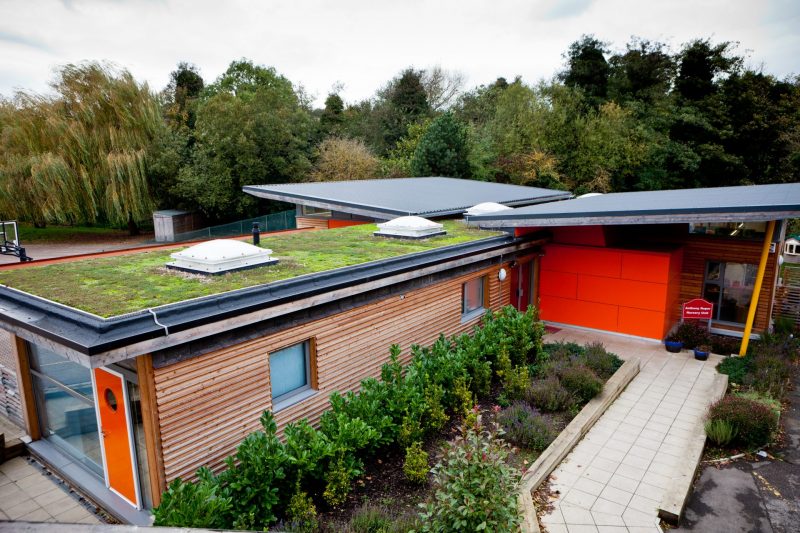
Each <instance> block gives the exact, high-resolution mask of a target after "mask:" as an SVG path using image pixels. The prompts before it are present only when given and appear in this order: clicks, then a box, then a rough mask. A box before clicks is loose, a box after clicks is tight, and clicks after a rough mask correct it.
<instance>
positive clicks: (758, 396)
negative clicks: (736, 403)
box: [733, 390, 781, 418]
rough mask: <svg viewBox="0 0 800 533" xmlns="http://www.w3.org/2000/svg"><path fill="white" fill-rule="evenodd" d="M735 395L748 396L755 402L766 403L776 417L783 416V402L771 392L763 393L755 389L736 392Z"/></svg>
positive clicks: (747, 397)
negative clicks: (770, 393)
mask: <svg viewBox="0 0 800 533" xmlns="http://www.w3.org/2000/svg"><path fill="white" fill-rule="evenodd" d="M733 395H734V396H738V397H740V398H746V399H748V400H751V401H754V402H758V403H760V404H762V405H766V406H767V407H769V408H770V410H771V411H772V412H773V413H774V414H775V418H778V417H780V416H781V402H779V401H778V400H776V399H774V398H773V397H772V396H770V395H769V394H762V393H760V392H758V391H754V390H753V391H739V392H734V393H733Z"/></svg>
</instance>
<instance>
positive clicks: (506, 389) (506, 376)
mask: <svg viewBox="0 0 800 533" xmlns="http://www.w3.org/2000/svg"><path fill="white" fill-rule="evenodd" d="M495 372H496V374H497V377H498V378H500V385H501V387H502V389H503V394H504V396H505V397H506V398H509V399H511V400H519V399H521V398H522V397H523V396H524V395H525V391H526V390H527V388H528V385H530V382H531V378H530V376H529V375H528V367H527V366H518V367H514V366H512V365H511V359H510V358H509V357H508V354H507V353H506V352H505V350H503V351H501V352H500V354H499V355H498V357H497V370H496V371H495Z"/></svg>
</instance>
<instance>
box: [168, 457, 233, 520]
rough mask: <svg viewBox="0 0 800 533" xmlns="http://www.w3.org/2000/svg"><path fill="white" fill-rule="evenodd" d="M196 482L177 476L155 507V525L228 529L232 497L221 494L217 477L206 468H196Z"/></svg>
mask: <svg viewBox="0 0 800 533" xmlns="http://www.w3.org/2000/svg"><path fill="white" fill-rule="evenodd" d="M197 477H198V481H197V483H188V482H184V481H181V479H180V478H178V479H175V480H174V481H172V483H170V484H169V487H167V490H166V491H165V492H164V494H163V495H162V496H161V505H159V506H158V507H155V508H154V509H153V517H154V522H153V525H154V526H163V527H196V528H206V529H225V528H227V526H228V522H227V517H228V515H229V513H230V510H231V499H230V498H229V497H225V496H222V495H221V493H220V487H219V484H218V483H217V480H216V478H214V475H213V474H212V473H211V471H210V470H208V469H207V468H201V469H200V470H198V471H197Z"/></svg>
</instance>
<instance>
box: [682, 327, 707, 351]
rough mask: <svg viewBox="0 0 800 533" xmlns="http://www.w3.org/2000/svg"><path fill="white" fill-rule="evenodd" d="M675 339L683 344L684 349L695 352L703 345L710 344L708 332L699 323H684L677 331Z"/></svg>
mask: <svg viewBox="0 0 800 533" xmlns="http://www.w3.org/2000/svg"><path fill="white" fill-rule="evenodd" d="M674 337H675V338H676V339H678V340H679V341H681V342H683V347H684V348H686V349H687V350H693V349H695V348H697V347H698V346H701V345H703V344H709V337H708V330H706V328H705V327H704V326H702V325H700V324H699V323H697V322H683V323H681V324H679V325H678V328H677V329H676V330H675V333H674Z"/></svg>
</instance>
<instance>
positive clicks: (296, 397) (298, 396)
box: [267, 339, 317, 412]
mask: <svg viewBox="0 0 800 533" xmlns="http://www.w3.org/2000/svg"><path fill="white" fill-rule="evenodd" d="M298 344H302V345H303V354H304V355H305V367H306V383H305V385H302V386H300V387H297V388H296V389H292V390H290V391H289V392H286V393H284V394H281V395H280V396H272V411H273V412H276V411H280V410H281V409H285V408H287V407H289V406H291V405H294V404H296V403H298V402H301V401H303V400H305V399H306V398H309V397H310V396H313V395H314V394H315V393H316V392H317V391H316V390H315V389H314V388H313V381H312V369H311V358H312V357H313V356H314V354H312V353H311V352H312V346H311V344H312V343H311V339H307V340H304V341H302V342H296V343H294V344H289V345H288V346H284V347H283V348H279V349H277V350H273V351H271V352H269V354H268V355H267V360H268V362H269V365H270V384H272V356H273V354H276V353H278V352H282V351H283V350H286V349H289V348H293V347H295V346H297V345H298Z"/></svg>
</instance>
